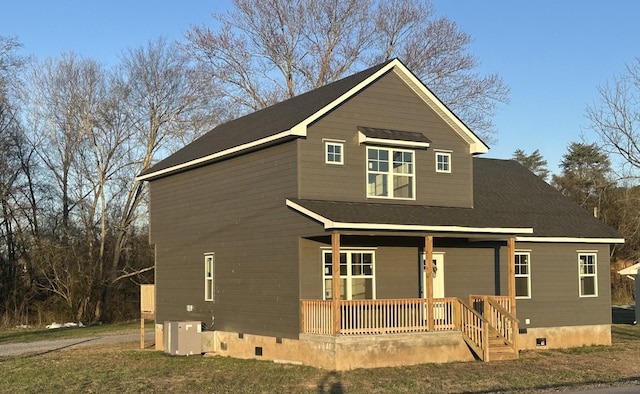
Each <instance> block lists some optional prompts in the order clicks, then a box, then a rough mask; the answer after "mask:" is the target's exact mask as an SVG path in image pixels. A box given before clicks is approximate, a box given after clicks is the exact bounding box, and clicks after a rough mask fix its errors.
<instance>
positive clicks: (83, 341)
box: [0, 331, 154, 357]
mask: <svg viewBox="0 0 640 394" xmlns="http://www.w3.org/2000/svg"><path fill="white" fill-rule="evenodd" d="M145 339H147V340H153V339H154V333H153V332H151V331H149V332H146V333H145ZM139 341H140V334H119V335H105V336H93V337H85V338H72V339H55V340H50V341H36V342H21V343H9V344H6V345H0V357H2V356H23V355H27V354H29V355H34V354H36V355H37V354H44V353H49V352H54V351H56V350H60V349H65V348H69V347H75V346H90V345H104V344H111V343H123V342H139Z"/></svg>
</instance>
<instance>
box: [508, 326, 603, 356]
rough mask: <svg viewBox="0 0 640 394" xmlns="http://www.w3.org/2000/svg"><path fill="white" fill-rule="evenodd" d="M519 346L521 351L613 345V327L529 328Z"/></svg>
mask: <svg viewBox="0 0 640 394" xmlns="http://www.w3.org/2000/svg"><path fill="white" fill-rule="evenodd" d="M518 345H519V347H520V350H536V349H558V348H570V347H580V346H590V345H611V325H609V324H601V325H592V326H566V327H541V328H528V329H527V333H526V334H520V336H519V337H518Z"/></svg>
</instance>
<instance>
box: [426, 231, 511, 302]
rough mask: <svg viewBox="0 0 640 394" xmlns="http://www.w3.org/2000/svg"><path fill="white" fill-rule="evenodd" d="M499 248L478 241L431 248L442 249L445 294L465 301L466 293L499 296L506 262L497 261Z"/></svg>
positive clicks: (504, 276)
mask: <svg viewBox="0 0 640 394" xmlns="http://www.w3.org/2000/svg"><path fill="white" fill-rule="evenodd" d="M456 243H458V242H456ZM499 248H500V245H499V244H497V243H480V242H474V243H471V244H467V243H461V242H460V243H459V246H455V247H451V246H447V247H436V248H434V251H435V252H444V266H445V270H444V272H445V276H444V281H445V293H444V294H445V296H446V297H459V298H461V299H462V300H464V301H465V302H468V300H469V295H470V294H480V295H496V294H498V295H499V294H500V293H499V291H500V287H501V285H502V284H503V283H504V286H502V287H504V289H505V290H504V293H505V294H506V282H504V280H505V278H506V265H502V266H501V265H500V262H499V261H497V259H498V258H499V256H498V254H499V251H500V249H499ZM502 271H505V272H504V274H503V273H502ZM501 282H502V283H501Z"/></svg>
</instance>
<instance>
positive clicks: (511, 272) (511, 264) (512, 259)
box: [507, 237, 516, 316]
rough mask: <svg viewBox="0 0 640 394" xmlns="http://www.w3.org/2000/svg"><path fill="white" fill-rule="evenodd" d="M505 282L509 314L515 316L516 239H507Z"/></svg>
mask: <svg viewBox="0 0 640 394" xmlns="http://www.w3.org/2000/svg"><path fill="white" fill-rule="evenodd" d="M507 283H508V290H509V301H510V303H511V311H510V312H511V314H512V315H513V316H516V239H515V238H514V237H509V238H508V239H507Z"/></svg>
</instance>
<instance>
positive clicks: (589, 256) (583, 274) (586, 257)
mask: <svg viewBox="0 0 640 394" xmlns="http://www.w3.org/2000/svg"><path fill="white" fill-rule="evenodd" d="M597 265H598V254H597V253H595V252H578V276H579V280H580V297H597V296H598V277H597V273H598V270H597Z"/></svg>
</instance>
